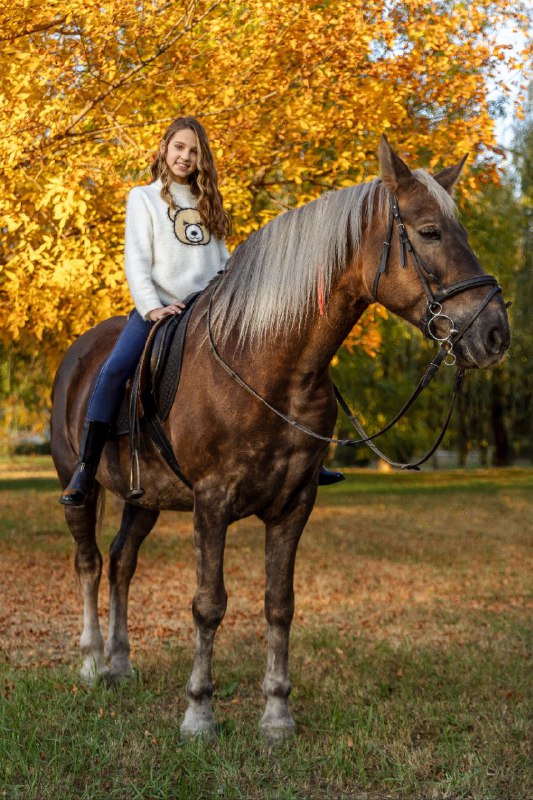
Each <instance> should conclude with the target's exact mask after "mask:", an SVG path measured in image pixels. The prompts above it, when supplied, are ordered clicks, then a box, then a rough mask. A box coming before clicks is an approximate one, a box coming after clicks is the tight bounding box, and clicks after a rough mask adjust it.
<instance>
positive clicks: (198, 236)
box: [168, 206, 211, 245]
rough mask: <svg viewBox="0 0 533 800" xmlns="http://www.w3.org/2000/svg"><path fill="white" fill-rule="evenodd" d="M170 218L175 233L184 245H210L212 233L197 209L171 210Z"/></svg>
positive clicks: (169, 211)
mask: <svg viewBox="0 0 533 800" xmlns="http://www.w3.org/2000/svg"><path fill="white" fill-rule="evenodd" d="M168 216H169V217H170V219H171V220H172V222H173V223H174V233H175V234H176V238H177V239H179V241H180V242H181V243H182V244H193V245H194V244H208V243H209V242H210V241H211V233H210V231H209V230H208V229H207V228H206V226H205V225H204V222H203V220H202V217H201V216H200V212H199V211H197V210H196V209H195V208H179V206H178V207H177V208H175V209H171V208H169V210H168Z"/></svg>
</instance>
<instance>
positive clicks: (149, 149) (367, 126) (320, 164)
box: [0, 0, 526, 353]
mask: <svg viewBox="0 0 533 800" xmlns="http://www.w3.org/2000/svg"><path fill="white" fill-rule="evenodd" d="M0 13H1V15H2V19H3V21H4V22H3V26H2V33H1V35H0V43H1V47H0V69H1V73H2V94H1V97H0V129H1V131H2V137H1V139H0V159H1V163H2V167H3V170H2V176H1V179H0V180H1V191H0V217H1V221H0V227H1V233H2V237H1V244H0V302H1V304H2V322H3V324H2V341H3V342H4V343H5V344H7V343H9V342H10V341H13V340H18V341H19V342H20V344H21V346H22V347H23V348H25V349H26V350H27V351H28V352H30V353H31V352H36V351H38V350H39V349H43V348H44V349H45V350H50V352H53V351H61V350H62V349H64V347H65V346H66V345H67V344H68V343H69V342H70V341H71V340H72V339H73V338H74V337H75V336H76V335H78V334H80V333H81V332H83V331H84V330H85V329H87V328H88V327H89V326H91V325H93V324H94V323H95V322H97V321H98V320H101V319H103V318H105V317H107V316H111V315H113V314H114V313H121V312H123V311H125V310H126V309H127V308H128V307H129V306H130V305H131V301H130V299H129V295H128V291H127V287H126V285H125V281H124V277H123V269H122V257H123V217H124V202H125V197H126V194H127V192H128V191H129V189H130V188H131V186H132V185H134V184H136V183H138V182H144V181H147V180H148V166H149V164H150V162H151V160H152V158H153V156H154V153H155V152H156V149H157V145H158V141H159V138H160V136H161V134H162V132H163V131H164V129H165V128H166V127H167V125H168V123H169V122H170V121H171V120H172V119H173V118H174V117H175V116H178V115H182V114H193V115H195V116H198V117H199V118H200V119H201V120H202V122H203V123H204V124H205V126H206V128H207V130H208V132H209V134H210V139H211V142H212V145H213V149H214V152H215V154H216V156H217V159H218V166H219V173H220V180H221V189H222V192H223V195H224V198H225V201H226V204H227V207H228V209H229V211H230V213H231V214H232V217H233V220H234V228H235V233H234V236H233V239H232V240H231V241H230V243H229V244H230V247H231V246H232V245H234V244H236V243H237V242H238V241H240V240H241V239H243V238H244V237H245V236H247V235H248V234H250V233H251V232H252V231H253V230H254V229H256V228H257V227H259V226H260V225H263V224H265V223H266V222H267V221H268V220H269V219H271V218H272V217H274V216H275V215H277V214H279V213H280V212H282V211H284V210H285V209H287V208H290V207H292V206H294V205H297V204H302V203H305V202H308V201H310V200H312V199H314V198H315V197H317V196H318V195H319V194H321V193H322V192H324V191H326V190H328V189H331V188H337V187H342V186H346V185H349V184H351V183H353V182H358V181H361V180H364V179H367V178H370V177H373V176H375V175H376V171H377V163H376V149H377V143H378V140H379V137H380V135H381V133H382V132H383V131H387V133H388V135H389V136H390V138H391V140H392V142H393V143H394V144H395V146H396V147H397V148H398V150H399V152H400V153H401V154H402V155H404V156H406V157H408V158H409V159H410V160H411V162H412V163H416V164H418V165H420V164H425V165H427V166H428V167H429V168H438V167H439V166H441V165H442V164H443V163H450V162H453V161H456V160H457V159H458V158H459V157H460V156H461V155H462V154H463V153H465V152H470V153H471V154H477V155H478V156H479V157H480V158H483V159H485V161H486V164H487V169H486V171H485V175H486V176H488V178H491V179H494V178H495V175H496V171H495V165H496V163H497V160H498V154H497V150H496V148H495V142H494V131H493V121H492V119H491V116H490V113H489V103H488V88H487V87H488V82H489V81H490V80H491V79H492V78H493V77H494V76H495V75H496V74H497V73H496V71H497V68H498V66H499V64H501V63H506V64H508V65H510V66H513V65H514V66H519V62H520V59H521V58H522V57H523V56H522V55H521V54H520V53H516V52H514V51H512V50H510V49H508V46H505V45H502V44H498V41H497V34H496V32H497V31H498V30H499V29H501V28H502V27H503V26H505V25H516V26H518V27H524V26H525V24H526V20H525V18H524V17H523V15H522V13H521V3H519V2H500V3H498V4H495V3H493V2H491V1H489V0H478V2H476V3H475V4H474V3H472V2H469V0H466V1H465V2H458V0H447V1H446V2H444V0H442V1H441V2H432V3H428V2H427V0H411V1H410V2H409V3H390V2H385V0H365V2H362V0H352V1H351V2H343V0H340V1H337V2H333V0H297V1H295V2H286V3H279V2H277V3H274V2H265V0H247V1H246V2H234V1H233V0H151V2H144V0H135V2H133V0H98V2H96V1H95V0H83V2H82V0H61V2H58V1H57V0H34V2H32V3H31V4H30V3H28V2H27V0H0ZM466 186H467V187H468V190H469V191H472V192H474V191H476V190H477V189H478V188H479V187H478V178H475V177H470V179H469V181H468V183H467V184H466ZM367 319H369V320H371V319H372V315H369V317H367ZM350 341H351V342H352V343H355V342H361V343H363V345H365V346H367V347H368V348H369V350H370V351H375V350H376V348H378V347H379V340H378V338H377V334H376V332H375V330H374V329H373V326H372V324H371V322H370V323H363V324H362V325H360V326H359V327H358V328H357V329H356V330H355V331H354V333H353V334H352V337H351V340H350Z"/></svg>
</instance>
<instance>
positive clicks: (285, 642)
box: [261, 486, 316, 741]
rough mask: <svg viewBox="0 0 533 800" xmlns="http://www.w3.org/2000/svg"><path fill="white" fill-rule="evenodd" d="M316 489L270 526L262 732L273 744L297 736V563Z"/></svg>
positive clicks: (267, 541) (267, 547)
mask: <svg viewBox="0 0 533 800" xmlns="http://www.w3.org/2000/svg"><path fill="white" fill-rule="evenodd" d="M315 495H316V486H312V487H309V488H308V489H306V490H305V491H304V492H303V493H302V495H301V497H300V499H299V503H298V505H297V506H296V508H294V509H293V510H292V511H291V512H290V513H289V514H288V515H287V516H286V517H284V518H283V520H281V521H277V522H276V524H267V526H266V545H265V566H266V590H265V616H266V620H267V623H268V651H267V668H266V673H265V679H264V682H263V693H264V695H265V697H266V707H265V713H264V714H263V717H262V719H261V730H262V731H263V733H264V734H265V736H266V737H267V739H269V740H271V741H277V740H280V739H283V738H285V737H287V736H292V735H293V734H294V732H295V724H294V720H293V718H292V715H291V712H290V708H289V694H290V692H291V682H290V680H289V635H290V629H291V622H292V618H293V614H294V586H293V584H294V563H295V560H296V551H297V549H298V543H299V541H300V536H301V535H302V531H303V529H304V527H305V524H306V522H307V520H308V518H309V514H310V513H311V509H312V508H313V503H314V500H315Z"/></svg>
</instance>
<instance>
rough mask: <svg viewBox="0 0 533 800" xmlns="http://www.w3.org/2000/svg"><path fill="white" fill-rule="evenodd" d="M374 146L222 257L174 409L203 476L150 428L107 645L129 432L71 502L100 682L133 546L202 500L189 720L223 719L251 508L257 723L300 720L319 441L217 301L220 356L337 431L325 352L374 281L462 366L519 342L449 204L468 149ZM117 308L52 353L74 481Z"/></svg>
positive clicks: (113, 662) (109, 672) (236, 338)
mask: <svg viewBox="0 0 533 800" xmlns="http://www.w3.org/2000/svg"><path fill="white" fill-rule="evenodd" d="M379 157H380V165H381V175H382V178H381V180H375V181H371V182H368V183H364V184H361V185H359V186H353V187H350V188H348V189H343V190H340V191H335V192H330V193H327V194H325V195H324V196H323V197H321V198H320V199H318V200H316V201H314V202H313V203H310V204H308V205H306V206H303V207H302V208H299V209H297V210H293V211H290V212H288V213H287V214H284V215H282V216H281V217H279V218H278V219H276V220H274V221H273V222H271V223H270V224H269V225H267V226H265V227H264V228H263V229H261V230H259V231H257V232H256V233H255V234H253V235H252V236H251V237H250V238H249V239H248V240H247V241H246V242H245V243H244V244H242V245H241V246H240V247H239V248H237V250H236V251H235V253H234V254H233V256H232V258H231V260H230V262H229V265H228V268H227V270H226V272H225V273H224V274H223V276H222V277H221V278H220V280H219V281H218V282H215V283H214V284H212V285H211V286H210V287H208V289H207V290H206V292H205V293H204V295H202V297H201V298H200V300H199V301H198V302H197V304H196V307H195V309H194V311H193V317H192V319H191V325H190V327H189V332H188V334H187V341H186V347H185V353H184V359H183V369H182V374H181V381H180V385H179V388H178V392H177V396H176V399H175V402H174V405H173V407H172V411H171V413H170V416H169V419H168V424H167V425H166V433H167V435H168V438H169V440H170V441H171V443H172V447H173V448H174V451H175V453H176V455H177V458H178V460H179V463H180V466H181V468H182V470H183V473H184V474H185V476H186V477H187V478H188V480H189V481H190V483H191V485H192V487H193V488H192V490H190V489H189V488H188V487H187V486H185V485H184V484H183V483H182V482H180V480H179V479H178V478H177V477H176V476H175V474H174V473H173V472H172V471H171V470H170V469H169V468H168V466H167V465H166V464H165V463H164V462H163V461H162V460H161V458H160V456H159V455H158V453H157V452H156V450H155V449H154V447H153V445H152V444H151V442H150V441H149V440H146V441H144V442H143V452H142V454H141V470H142V475H143V485H144V488H145V494H144V496H143V497H142V498H140V499H139V500H137V501H135V502H129V501H125V503H124V511H123V518H122V524H121V527H120V530H119V532H118V534H117V536H116V538H115V540H114V541H113V543H112V545H111V550H110V565H109V582H110V613H109V636H108V640H107V646H106V648H105V650H104V641H103V639H102V635H101V632H100V626H99V620H98V587H99V583H100V577H101V569H102V557H101V554H100V551H99V549H98V546H97V543H96V529H97V525H98V522H99V521H100V519H101V513H102V503H101V499H102V496H103V493H104V492H103V490H104V488H105V489H108V490H109V491H111V492H113V494H115V495H116V496H118V497H120V498H123V499H124V498H125V497H126V494H127V492H128V488H129V473H130V454H129V443H128V439H127V437H118V438H116V439H114V440H110V441H109V442H107V444H106V447H105V449H104V453H103V457H102V460H101V463H100V467H99V470H98V473H97V484H96V488H95V490H94V492H93V493H92V494H91V495H90V496H89V498H88V500H87V503H86V505H85V507H83V508H69V507H67V508H65V514H66V518H67V523H68V525H69V528H70V530H71V532H72V535H73V537H74V539H75V541H76V570H77V573H78V576H79V579H80V583H81V589H82V594H83V602H84V617H83V620H84V622H83V632H82V635H81V651H82V654H83V666H82V675H83V677H84V678H85V679H86V680H87V681H89V682H91V681H94V680H96V679H98V678H106V679H110V678H111V679H115V678H121V677H126V676H130V675H131V674H132V668H131V664H130V660H129V650H130V648H129V642H128V630H127V608H128V589H129V584H130V580H131V578H132V576H133V574H134V572H135V567H136V563H137V554H138V550H139V547H140V545H141V543H142V541H143V540H144V539H145V537H146V536H147V535H148V534H149V533H150V531H151V529H152V528H153V526H154V524H155V522H156V520H157V518H158V515H159V512H160V510H161V509H174V510H190V511H193V513H194V535H195V544H196V558H197V588H196V593H195V595H194V599H193V603H192V611H193V615H194V620H195V625H196V652H195V658H194V665H193V670H192V674H191V677H190V680H189V683H188V686H187V694H188V699H189V706H188V708H187V711H186V714H185V718H184V721H183V724H182V731H183V732H184V733H185V734H193V735H194V734H201V733H203V734H206V735H212V733H213V731H214V721H213V716H212V711H211V695H212V691H213V687H212V680H211V658H212V651H213V643H214V638H215V632H216V630H217V627H218V626H219V624H220V622H221V620H222V618H223V616H224V612H225V609H226V590H225V588H224V576H223V559H224V544H225V538H226V529H227V527H228V525H229V524H230V523H232V522H233V521H235V520H238V519H242V518H243V517H246V516H249V515H251V514H255V515H256V516H257V517H258V518H259V519H260V520H262V521H263V522H264V524H265V527H266V592H265V615H266V619H267V623H268V658H267V668H266V675H265V679H264V683H263V692H264V695H265V697H266V708H265V712H264V715H263V718H262V720H261V727H262V729H263V731H264V732H265V734H266V735H267V736H269V737H272V738H280V737H282V736H284V735H287V734H290V733H292V732H293V730H294V722H293V719H292V717H291V713H290V710H289V704H288V697H289V693H290V689H291V684H290V681H289V675H288V655H289V630H290V625H291V620H292V617H293V611H294V591H293V574H294V562H295V556H296V550H297V547H298V542H299V539H300V536H301V534H302V531H303V529H304V526H305V524H306V522H307V519H308V517H309V514H310V513H311V510H312V508H313V504H314V502H315V496H316V491H317V476H318V471H319V467H320V465H321V463H322V459H323V457H324V449H325V444H324V442H323V441H320V440H318V439H315V438H313V437H311V436H309V435H307V434H306V433H304V432H302V431H301V430H299V429H297V427H296V426H290V425H288V424H287V423H286V422H285V421H284V420H283V419H281V418H280V417H279V416H277V415H276V414H274V413H272V411H270V410H268V409H266V408H265V407H264V405H262V404H261V403H260V402H258V400H257V399H256V398H254V397H253V396H251V395H250V394H249V393H247V392H246V391H244V390H243V388H242V387H241V386H239V385H238V384H237V383H236V382H235V381H233V380H232V378H231V376H230V375H228V374H227V372H225V371H224V370H223V369H222V367H221V365H220V363H219V362H218V361H217V360H216V359H215V358H214V357H213V352H212V351H211V348H210V345H209V337H208V333H207V325H206V323H207V309H208V306H209V303H210V301H212V309H211V311H212V313H211V316H212V321H211V328H212V335H213V338H214V341H215V342H216V347H217V350H218V352H219V353H220V354H221V355H222V357H223V358H224V359H225V360H226V361H228V362H229V363H230V364H231V365H232V366H234V367H235V370H236V371H237V372H238V373H239V375H241V376H242V377H243V378H244V379H245V380H246V381H247V383H248V384H250V385H251V386H252V387H253V389H254V390H255V391H256V392H257V393H259V394H260V395H261V396H262V397H264V398H265V399H267V400H268V401H270V403H272V404H273V405H275V406H276V407H277V408H278V409H280V410H281V411H282V412H284V413H285V414H286V415H288V416H290V417H292V418H294V419H296V420H298V421H300V422H302V423H303V424H305V425H306V426H307V427H308V428H310V429H312V430H313V431H315V432H316V433H317V434H320V435H322V436H326V437H327V436H331V433H332V431H333V427H334V424H335V419H336V413H337V411H336V402H335V398H334V394H333V389H332V383H331V379H330V376H329V364H330V361H331V359H332V357H333V355H334V354H335V352H336V351H337V350H338V348H339V347H340V345H341V344H342V342H343V340H344V339H345V337H346V335H347V334H348V332H349V331H350V330H351V328H352V327H353V325H354V324H355V322H356V321H357V320H358V319H359V317H360V316H361V314H362V313H363V311H364V310H365V309H366V308H367V306H368V305H369V304H370V303H372V302H374V296H375V295H376V293H377V294H378V295H379V301H380V302H381V303H382V304H383V305H384V306H386V307H387V308H388V309H389V310H390V311H392V312H394V313H395V314H398V315H399V316H401V317H403V318H404V319H406V320H408V321H409V322H410V323H412V324H413V325H415V326H416V327H419V328H420V329H422V330H423V331H424V332H425V333H426V335H433V337H434V338H435V337H439V338H440V339H445V340H447V341H448V342H450V345H449V346H450V348H451V347H452V344H451V342H453V353H454V355H455V357H456V358H457V363H458V365H459V366H461V367H462V368H475V367H491V366H494V365H496V364H498V363H499V362H500V361H501V359H502V358H503V355H504V353H505V351H506V349H507V347H508V344H509V328H508V322H507V315H506V311H505V307H504V304H503V301H502V299H501V295H500V294H498V289H494V285H495V280H494V279H492V278H490V277H489V276H486V275H485V273H483V271H482V269H481V267H480V266H479V263H478V261H477V260H476V257H475V256H474V254H473V252H472V250H471V249H470V247H469V246H468V243H467V236H466V233H465V231H464V229H463V228H462V226H461V225H460V224H459V222H458V221H457V219H456V218H455V216H454V204H453V200H452V199H451V191H452V187H453V185H454V184H455V182H456V180H457V179H458V177H459V174H460V171H461V168H462V162H461V163H460V164H458V165H457V166H455V167H450V168H448V169H445V170H443V171H442V172H440V173H439V174H438V175H436V176H434V177H431V176H429V175H428V173H427V172H425V171H423V170H416V171H414V172H411V171H410V170H409V169H408V167H407V166H406V165H405V164H404V162H403V161H402V160H401V159H400V158H399V157H398V156H397V155H396V154H395V152H394V151H393V150H392V149H391V147H390V146H389V144H388V143H387V141H386V139H385V138H383V140H382V142H381V144H380V148H379ZM394 202H397V206H394ZM391 203H392V205H391ZM391 209H392V211H391ZM394 209H396V211H395V210H394ZM393 212H394V215H393ZM396 212H398V213H397V214H396ZM399 214H401V217H400V216H399ZM393 221H394V222H395V223H396V225H397V226H398V235H396V228H394V229H393V224H392V223H393ZM387 231H389V236H388V235H387ZM391 232H393V234H394V235H393V236H392V237H391V236H390V233H391ZM384 241H388V242H389V243H390V248H389V247H388V246H384V245H383V242H384ZM405 253H407V254H408V258H407V261H405V258H404V256H405ZM380 259H381V262H380ZM402 262H403V263H402ZM415 262H416V263H415ZM378 264H380V267H379V268H378V272H376V267H377V265H378ZM376 275H377V276H378V277H377V278H376ZM378 282H379V285H378ZM487 287H493V288H492V289H490V288H487ZM435 292H436V293H437V294H435ZM443 292H444V294H443ZM437 296H438V297H439V299H440V303H439V305H435V303H436V297H437ZM443 304H444V311H443V312H442V313H439V308H440V307H441V306H442V305H443ZM428 308H429V309H430V311H431V313H430V314H429V317H428ZM444 314H445V315H446V316H444ZM123 324H124V318H123V317H117V318H114V319H111V320H107V321H106V322H104V323H102V324H101V325H98V326H96V327H95V328H94V329H92V330H90V331H89V332H87V333H86V334H84V335H83V336H82V337H81V338H80V339H79V340H78V341H76V342H75V343H74V344H73V345H72V347H71V348H70V350H69V351H68V353H67V355H66V357H65V359H64V361H63V363H62V365H61V367H60V369H59V371H58V374H57V377H56V381H55V385H54V392H53V416H52V423H53V424H52V452H53V457H54V462H55V464H56V468H57V471H58V474H59V477H60V480H61V483H62V485H63V486H65V485H66V484H67V483H68V480H69V478H70V476H71V474H72V472H73V470H74V467H75V464H76V459H77V451H78V447H79V441H80V435H81V430H82V426H83V420H84V416H85V409H86V407H87V402H88V397H89V392H90V387H91V384H92V382H93V379H94V377H95V374H96V372H97V370H98V369H99V367H100V365H101V364H102V362H103V360H104V359H105V358H106V356H107V355H108V353H109V352H110V350H111V348H112V347H113V344H114V342H115V339H116V337H117V336H118V334H119V332H120V330H121V328H122V326H123ZM452 327H453V328H454V330H451V328H452ZM456 331H460V333H459V334H458V333H457V332H456ZM453 337H456V338H455V339H454V338H453ZM457 337H459V338H457Z"/></svg>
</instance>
